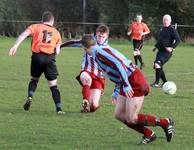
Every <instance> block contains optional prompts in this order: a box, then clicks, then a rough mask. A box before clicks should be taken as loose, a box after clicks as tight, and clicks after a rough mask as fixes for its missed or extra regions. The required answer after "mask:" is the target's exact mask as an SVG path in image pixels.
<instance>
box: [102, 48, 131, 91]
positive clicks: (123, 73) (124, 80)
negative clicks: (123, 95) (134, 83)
mask: <svg viewBox="0 0 194 150" xmlns="http://www.w3.org/2000/svg"><path fill="white" fill-rule="evenodd" d="M106 49H108V48H106ZM105 51H106V50H105ZM105 51H100V50H99V51H98V53H100V55H101V56H102V57H103V58H105V59H108V61H110V62H111V63H113V65H114V66H116V68H117V70H118V71H119V75H120V77H121V80H122V85H123V91H124V92H126V91H129V90H131V89H132V87H131V85H130V83H129V80H128V75H127V72H126V66H125V64H124V62H123V61H122V59H120V58H119V56H118V55H117V56H115V55H114V54H113V53H112V51H111V50H109V49H108V51H109V52H105Z"/></svg>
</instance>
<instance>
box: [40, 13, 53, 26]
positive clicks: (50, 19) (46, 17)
mask: <svg viewBox="0 0 194 150" xmlns="http://www.w3.org/2000/svg"><path fill="white" fill-rule="evenodd" d="M42 22H47V23H50V24H51V25H53V24H54V16H53V14H52V13H51V12H50V11H45V12H44V13H43V14H42Z"/></svg>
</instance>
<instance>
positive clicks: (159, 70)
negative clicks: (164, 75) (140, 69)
mask: <svg viewBox="0 0 194 150" xmlns="http://www.w3.org/2000/svg"><path fill="white" fill-rule="evenodd" d="M160 78H161V68H156V80H155V83H156V84H158V83H159V80H160Z"/></svg>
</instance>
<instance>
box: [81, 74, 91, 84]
mask: <svg viewBox="0 0 194 150" xmlns="http://www.w3.org/2000/svg"><path fill="white" fill-rule="evenodd" d="M80 80H81V82H82V84H83V85H91V83H92V78H91V77H90V75H89V74H88V73H87V72H82V73H81V74H80Z"/></svg>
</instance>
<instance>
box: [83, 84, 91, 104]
mask: <svg viewBox="0 0 194 150" xmlns="http://www.w3.org/2000/svg"><path fill="white" fill-rule="evenodd" d="M82 97H83V99H86V100H89V98H90V86H89V85H83V87H82Z"/></svg>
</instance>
